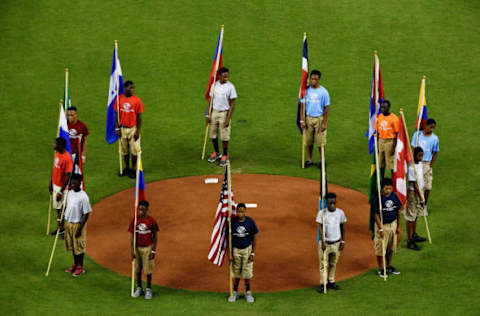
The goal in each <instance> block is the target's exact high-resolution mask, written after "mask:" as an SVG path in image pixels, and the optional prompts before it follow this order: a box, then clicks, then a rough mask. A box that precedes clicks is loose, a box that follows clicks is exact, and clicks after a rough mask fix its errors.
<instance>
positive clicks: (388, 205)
mask: <svg viewBox="0 0 480 316" xmlns="http://www.w3.org/2000/svg"><path fill="white" fill-rule="evenodd" d="M384 211H386V212H390V211H395V203H393V201H392V200H387V201H386V202H385V208H384Z"/></svg>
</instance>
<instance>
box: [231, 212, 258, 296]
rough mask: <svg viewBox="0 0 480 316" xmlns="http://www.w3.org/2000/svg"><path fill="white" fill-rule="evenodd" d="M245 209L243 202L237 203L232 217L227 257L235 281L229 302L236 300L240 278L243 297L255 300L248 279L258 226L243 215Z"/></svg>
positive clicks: (251, 273)
mask: <svg viewBox="0 0 480 316" xmlns="http://www.w3.org/2000/svg"><path fill="white" fill-rule="evenodd" d="M246 211H247V207H246V206H245V204H244V203H238V205H237V217H235V218H232V252H230V251H229V259H230V262H232V263H233V277H234V278H235V283H234V285H233V296H230V297H229V298H228V301H229V302H235V301H236V300H237V297H238V296H237V293H238V284H239V283H240V278H243V279H244V280H245V299H246V300H247V302H248V303H253V302H254V301H255V299H254V297H253V296H252V292H250V279H251V278H252V277H253V259H254V256H255V246H256V242H255V235H256V234H257V233H258V228H257V225H256V224H255V221H254V220H253V219H251V218H250V217H248V216H245V212H246ZM227 234H228V231H227ZM232 254H233V256H232Z"/></svg>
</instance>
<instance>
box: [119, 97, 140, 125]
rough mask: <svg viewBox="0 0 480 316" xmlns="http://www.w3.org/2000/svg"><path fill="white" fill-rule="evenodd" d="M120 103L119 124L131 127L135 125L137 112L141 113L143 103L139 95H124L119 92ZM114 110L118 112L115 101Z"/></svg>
mask: <svg viewBox="0 0 480 316" xmlns="http://www.w3.org/2000/svg"><path fill="white" fill-rule="evenodd" d="M119 104H120V125H122V126H124V127H133V126H135V125H137V114H140V113H143V110H144V107H143V103H142V101H141V100H140V98H139V97H137V96H136V95H132V96H130V97H126V96H125V94H121V95H120V98H119ZM115 111H117V112H118V106H117V103H115Z"/></svg>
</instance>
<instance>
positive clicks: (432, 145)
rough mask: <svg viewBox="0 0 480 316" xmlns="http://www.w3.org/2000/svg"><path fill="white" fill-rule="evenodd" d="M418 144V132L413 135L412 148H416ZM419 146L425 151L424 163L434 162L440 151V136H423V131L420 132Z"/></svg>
mask: <svg viewBox="0 0 480 316" xmlns="http://www.w3.org/2000/svg"><path fill="white" fill-rule="evenodd" d="M416 143H417V132H415V133H413V137H412V146H413V147H415V144H416ZM418 146H419V147H421V148H422V149H423V159H422V161H427V162H429V161H432V158H433V155H434V154H435V153H438V152H439V151H440V148H439V146H438V136H437V135H435V134H434V133H432V134H431V135H430V136H425V135H423V131H420V134H419V135H418Z"/></svg>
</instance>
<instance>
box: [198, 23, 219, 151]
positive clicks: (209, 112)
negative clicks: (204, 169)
mask: <svg viewBox="0 0 480 316" xmlns="http://www.w3.org/2000/svg"><path fill="white" fill-rule="evenodd" d="M223 28H224V25H223V24H222V27H221V29H220V33H221V36H220V44H219V45H218V51H217V55H216V56H215V73H214V74H213V83H212V85H211V86H210V89H212V86H213V91H212V96H211V97H210V102H209V103H208V113H207V115H208V117H209V118H210V119H211V117H210V114H211V112H212V106H213V98H214V97H215V84H216V82H217V72H218V65H219V63H220V54H221V53H222V49H223ZM209 94H210V93H209ZM209 127H210V123H207V127H206V128H205V138H204V140H203V150H202V160H203V159H205V150H206V148H207V137H208V128H209Z"/></svg>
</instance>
